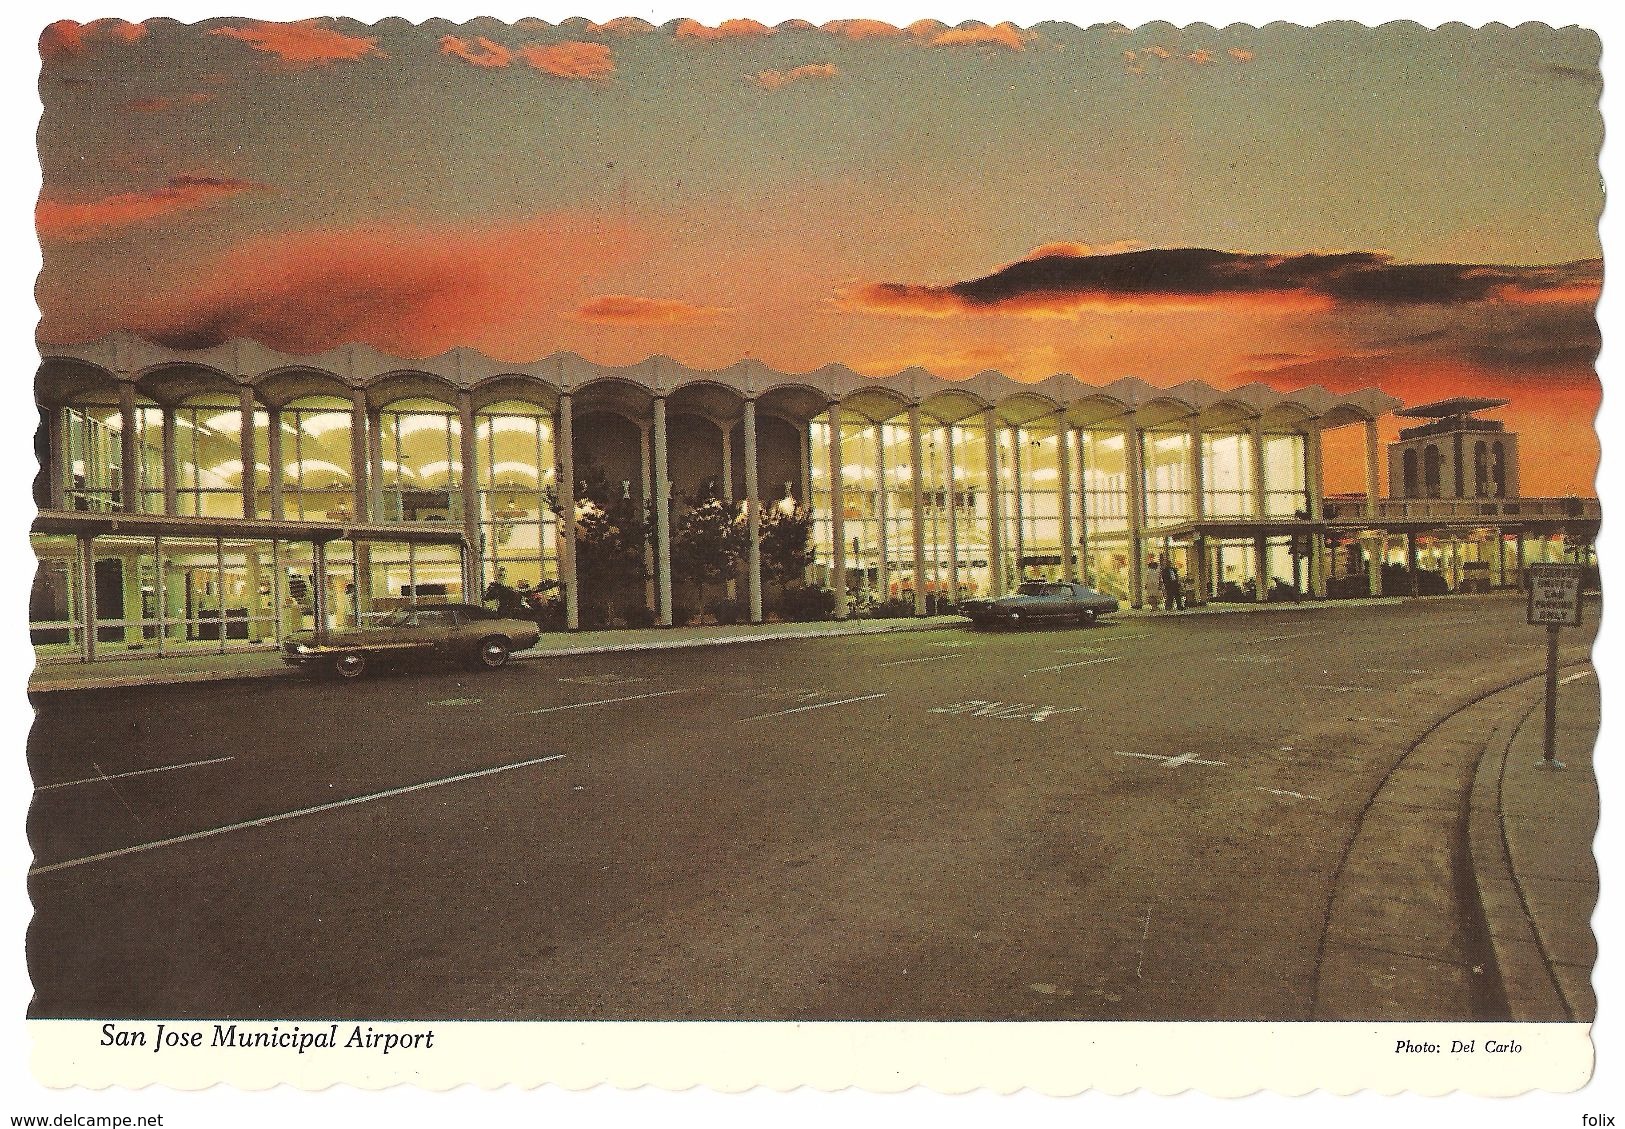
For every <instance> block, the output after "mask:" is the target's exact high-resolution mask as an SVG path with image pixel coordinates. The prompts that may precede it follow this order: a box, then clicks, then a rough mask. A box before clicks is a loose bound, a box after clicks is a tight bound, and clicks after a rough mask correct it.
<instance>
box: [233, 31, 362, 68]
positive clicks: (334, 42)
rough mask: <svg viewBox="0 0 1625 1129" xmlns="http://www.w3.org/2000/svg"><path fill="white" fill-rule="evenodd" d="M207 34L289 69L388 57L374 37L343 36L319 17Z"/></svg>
mask: <svg viewBox="0 0 1625 1129" xmlns="http://www.w3.org/2000/svg"><path fill="white" fill-rule="evenodd" d="M209 34H210V35H219V36H223V37H224V38H226V39H235V40H238V41H239V42H242V43H246V44H248V45H249V46H250V47H252V48H253V49H254V50H256V51H262V52H264V53H265V54H267V55H274V56H276V58H277V59H278V61H280V62H281V63H282V64H283V65H284V66H285V67H287V68H288V69H289V70H308V69H310V68H311V67H327V66H332V65H333V64H334V63H344V62H359V61H360V60H362V59H365V58H367V57H368V56H376V57H377V58H380V59H387V58H389V56H388V55H386V54H385V53H384V52H382V51H380V50H379V49H378V40H377V39H376V38H374V37H371V36H359V35H345V34H343V33H342V32H339V31H335V30H333V29H332V28H330V27H327V26H325V25H324V24H323V23H322V22H321V21H319V20H302V21H300V22H299V23H291V24H279V23H265V22H256V23H250V24H245V25H244V26H242V27H217V28H212V29H211V30H210V31H209Z"/></svg>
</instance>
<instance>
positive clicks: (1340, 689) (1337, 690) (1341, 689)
mask: <svg viewBox="0 0 1625 1129" xmlns="http://www.w3.org/2000/svg"><path fill="white" fill-rule="evenodd" d="M1304 689H1305V690H1330V691H1331V692H1332V693H1334V694H1347V693H1349V692H1350V691H1351V690H1363V691H1365V692H1366V693H1368V694H1375V693H1377V688H1376V687H1374V686H1326V685H1323V684H1321V683H1318V682H1311V683H1309V684H1308V685H1306V686H1305V687H1304Z"/></svg>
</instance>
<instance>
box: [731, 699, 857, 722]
mask: <svg viewBox="0 0 1625 1129" xmlns="http://www.w3.org/2000/svg"><path fill="white" fill-rule="evenodd" d="M885 696H886V695H885V694H864V695H863V696H861V697H857V698H841V699H840V700H838V701H834V702H817V703H815V704H813V705H810V706H796V707H795V708H794V709H788V710H779V711H778V712H777V713H760V714H757V715H756V716H755V717H742V718H740V719H739V720H740V721H742V722H744V721H766V720H767V719H768V718H770V717H784V716H786V715H788V714H792V713H805V712H806V711H808V710H821V709H827V708H828V707H830V706H847V705H851V704H852V703H853V702H867V701H869V700H870V699H872V698H884V697H885Z"/></svg>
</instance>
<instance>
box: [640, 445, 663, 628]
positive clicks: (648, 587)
mask: <svg viewBox="0 0 1625 1129" xmlns="http://www.w3.org/2000/svg"><path fill="white" fill-rule="evenodd" d="M649 432H650V425H649V424H646V423H642V424H639V425H638V482H639V489H640V490H641V493H639V495H638V497H639V498H641V499H642V500H643V518H644V520H645V521H647V520H648V517H649V503H650V502H651V501H653V500H654V486H653V484H652V480H651V478H650V468H649V464H650V463H652V462H653V461H654V459H653V456H652V455H651V454H650V452H649V441H650V437H649ZM643 605H644V607H647V608H649V609H651V610H652V609H654V608H656V607H658V606H659V599H658V597H657V596H656V595H655V547H654V544H653V543H652V542H651V541H649V540H648V539H647V538H645V540H644V542H643Z"/></svg>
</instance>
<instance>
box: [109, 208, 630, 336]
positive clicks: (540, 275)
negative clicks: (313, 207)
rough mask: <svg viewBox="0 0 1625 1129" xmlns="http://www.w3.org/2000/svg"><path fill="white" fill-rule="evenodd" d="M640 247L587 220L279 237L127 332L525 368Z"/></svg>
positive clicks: (230, 258) (211, 269)
mask: <svg viewBox="0 0 1625 1129" xmlns="http://www.w3.org/2000/svg"><path fill="white" fill-rule="evenodd" d="M646 247H647V240H646V239H645V238H644V237H643V236H642V235H641V234H640V233H638V232H637V231H635V230H633V229H631V228H628V227H627V226H625V225H624V224H620V223H617V222H615V221H608V220H604V219H602V218H601V217H597V216H594V215H590V214H584V213H556V214H552V215H548V216H542V217H536V218H531V219H526V220H520V221H509V222H505V223H493V224H482V225H468V224H460V225H450V224H448V225H437V226H426V225H406V224H368V225H363V226H357V227H349V228H323V229H316V230H306V231H296V232H283V233H278V234H276V235H268V236H262V237H260V238H257V239H252V240H249V241H247V242H245V243H242V244H240V245H238V246H236V247H234V248H232V249H230V250H228V251H226V252H225V253H223V254H221V255H218V256H216V257H214V258H212V259H209V260H207V261H204V262H201V263H199V264H198V265H197V266H196V267H195V271H196V274H195V279H196V281H195V282H194V283H192V284H190V285H187V284H185V283H182V284H180V285H178V286H176V287H174V288H173V289H172V290H170V291H169V292H167V293H164V294H162V295H160V296H157V297H155V298H152V299H150V300H147V301H144V302H141V303H139V304H137V305H136V306H134V307H133V308H131V309H129V310H127V311H125V312H124V313H123V314H122V316H121V323H122V324H125V325H127V326H128V327H129V328H130V329H131V330H133V331H134V332H137V333H140V334H141V335H143V336H145V337H147V338H148V339H150V340H153V341H157V342H159V343H160V344H165V345H169V346H171V347H174V348H201V347H206V346H209V345H214V344H218V343H219V342H221V341H227V340H230V339H231V338H233V337H248V338H252V339H253V340H256V341H259V342H261V343H262V344H265V345H268V346H270V347H272V348H274V349H280V350H283V351H286V352H291V353H300V354H304V353H316V352H321V351H323V350H325V349H331V348H334V347H336V346H338V345H342V344H346V343H348V342H352V341H353V342H364V343H367V344H370V345H372V346H373V347H375V348H377V349H381V350H383V351H385V352H390V353H395V354H397V355H400V356H408V357H421V356H430V355H434V354H437V353H442V352H444V351H446V350H447V349H450V348H452V347H453V346H456V345H469V346H472V347H474V348H476V349H480V350H481V351H482V352H484V353H486V354H487V355H488V356H492V357H497V358H500V359H504V360H522V359H531V358H534V357H537V356H541V355H544V354H545V353H547V352H550V351H552V349H554V348H557V334H556V328H555V327H556V322H555V321H554V320H553V318H554V314H553V312H552V311H554V310H556V309H557V307H558V306H559V304H560V303H561V302H568V301H570V300H572V298H573V296H574V294H575V293H576V292H577V290H578V288H579V287H580V285H581V282H582V280H583V279H584V278H589V277H592V276H594V275H598V274H602V273H604V272H606V271H608V270H611V269H613V268H616V267H619V266H622V265H623V264H624V263H625V262H626V261H627V260H628V259H629V258H631V257H632V256H633V255H635V254H638V253H641V252H643V251H644V250H646Z"/></svg>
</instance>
